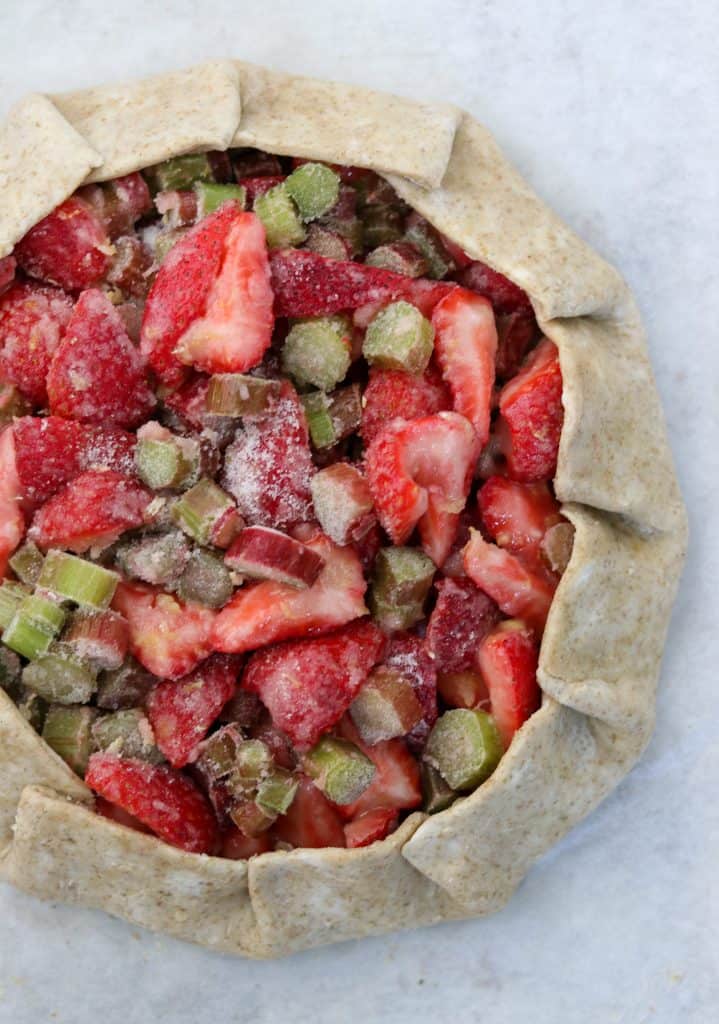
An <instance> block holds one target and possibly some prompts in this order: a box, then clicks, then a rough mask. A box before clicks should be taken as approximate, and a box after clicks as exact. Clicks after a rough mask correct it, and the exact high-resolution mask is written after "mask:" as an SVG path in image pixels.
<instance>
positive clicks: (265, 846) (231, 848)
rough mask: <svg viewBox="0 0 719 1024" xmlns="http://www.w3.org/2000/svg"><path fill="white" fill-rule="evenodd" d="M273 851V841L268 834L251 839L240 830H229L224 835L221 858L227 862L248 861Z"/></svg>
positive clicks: (264, 833)
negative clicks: (259, 854) (260, 854)
mask: <svg viewBox="0 0 719 1024" xmlns="http://www.w3.org/2000/svg"><path fill="white" fill-rule="evenodd" d="M271 849H272V839H271V838H270V835H269V833H268V832H262V833H261V835H259V836H255V837H254V838H250V836H246V835H243V833H242V832H240V830H239V829H238V828H234V827H232V828H228V829H227V831H226V832H224V833H223V835H222V847H221V849H220V856H221V857H225V858H226V859H227V860H248V859H249V858H250V857H256V856H257V854H258V853H268V852H269V851H270V850H271Z"/></svg>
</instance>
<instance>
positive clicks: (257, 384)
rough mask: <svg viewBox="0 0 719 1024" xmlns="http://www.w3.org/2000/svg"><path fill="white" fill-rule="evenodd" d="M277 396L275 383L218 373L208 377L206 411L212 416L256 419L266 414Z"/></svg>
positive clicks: (262, 379)
mask: <svg viewBox="0 0 719 1024" xmlns="http://www.w3.org/2000/svg"><path fill="white" fill-rule="evenodd" d="M279 393H280V382H279V381H278V380H267V379H265V378H264V377H249V376H247V375H246V374H244V373H217V374H215V376H214V377H210V383H209V386H208V388H207V397H206V399H205V408H206V410H207V412H209V413H212V414H213V415H215V416H256V415H258V414H259V413H263V412H266V411H267V410H268V409H269V408H270V406H271V405H272V402H273V401H274V400H275V399H276V398H277V397H278V396H279Z"/></svg>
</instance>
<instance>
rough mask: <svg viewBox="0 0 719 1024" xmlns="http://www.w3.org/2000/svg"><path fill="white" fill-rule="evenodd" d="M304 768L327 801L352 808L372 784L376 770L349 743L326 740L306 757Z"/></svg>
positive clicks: (339, 740)
mask: <svg viewBox="0 0 719 1024" xmlns="http://www.w3.org/2000/svg"><path fill="white" fill-rule="evenodd" d="M302 767H303V768H304V771H305V772H306V773H307V774H308V775H309V776H310V778H311V779H313V780H314V783H315V785H316V786H317V788H318V789H321V790H322V792H323V793H324V794H325V796H326V797H327V799H328V800H331V801H332V802H333V803H335V804H351V803H354V801H355V800H357V799H358V797H360V796H361V795H362V793H364V791H365V790H366V789H367V787H368V786H369V784H370V783H371V782H372V779H373V778H374V774H375V766H374V764H373V763H372V761H370V759H369V758H368V757H366V756H365V755H364V754H363V753H362V751H361V750H360V749H359V748H358V747H356V746H355V745H354V743H350V742H349V741H348V740H341V739H336V738H335V737H334V736H323V737H322V739H321V740H320V741H319V743H316V744H315V746H314V747H313V748H312V749H311V750H310V751H308V753H306V754H305V756H304V758H303V761H302Z"/></svg>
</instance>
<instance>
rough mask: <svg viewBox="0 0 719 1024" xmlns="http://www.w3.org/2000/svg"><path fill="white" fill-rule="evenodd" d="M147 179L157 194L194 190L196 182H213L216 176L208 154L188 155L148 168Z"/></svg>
mask: <svg viewBox="0 0 719 1024" xmlns="http://www.w3.org/2000/svg"><path fill="white" fill-rule="evenodd" d="M144 175H145V178H146V179H147V180H148V181H149V183H150V186H151V187H152V188H153V189H154V190H155V191H156V192H162V191H163V190H166V189H185V188H192V186H193V185H194V183H195V182H196V181H212V180H213V179H214V174H213V170H212V164H211V162H210V159H209V156H208V154H207V153H187V154H186V155H184V156H173V157H171V158H170V159H169V160H163V162H162V163H160V164H155V165H154V167H147V168H145V171H144Z"/></svg>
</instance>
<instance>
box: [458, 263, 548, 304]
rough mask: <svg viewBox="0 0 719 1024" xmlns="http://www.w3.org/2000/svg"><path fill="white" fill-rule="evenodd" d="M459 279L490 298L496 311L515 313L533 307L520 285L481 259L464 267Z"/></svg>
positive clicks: (472, 289) (466, 285)
mask: <svg viewBox="0 0 719 1024" xmlns="http://www.w3.org/2000/svg"><path fill="white" fill-rule="evenodd" d="M458 280H459V281H460V283H461V284H463V285H464V287H465V288H469V289H471V291H473V292H477V293H478V294H479V295H484V296H485V297H486V298H488V299H489V301H490V302H491V303H492V306H493V307H494V311H495V313H513V312H514V311H515V310H517V309H526V308H528V307H529V308H531V304H530V302H529V296H528V295H527V293H526V292H525V291H522V289H521V288H520V287H519V285H516V284H514V282H513V281H510V280H509V278H508V277H504V275H503V274H499V273H497V271H496V270H492V268H491V267H488V266H487V265H486V263H480V262H479V260H477V261H476V262H475V263H471V264H470V266H468V267H467V268H466V269H464V270H463V271H462V272H461V273H460V274H459V276H458Z"/></svg>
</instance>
